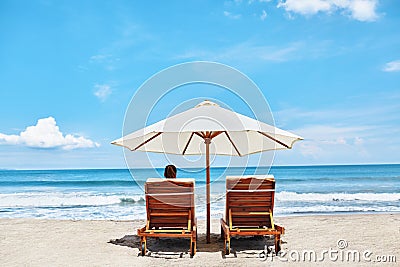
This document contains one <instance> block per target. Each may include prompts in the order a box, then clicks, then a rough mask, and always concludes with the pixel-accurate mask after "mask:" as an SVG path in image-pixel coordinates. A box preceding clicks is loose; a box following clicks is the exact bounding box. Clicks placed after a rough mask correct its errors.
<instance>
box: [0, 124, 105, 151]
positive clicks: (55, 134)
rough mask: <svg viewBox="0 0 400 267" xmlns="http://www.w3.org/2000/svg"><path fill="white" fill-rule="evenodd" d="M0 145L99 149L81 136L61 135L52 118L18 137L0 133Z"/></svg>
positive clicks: (97, 145)
mask: <svg viewBox="0 0 400 267" xmlns="http://www.w3.org/2000/svg"><path fill="white" fill-rule="evenodd" d="M0 144H9V145H25V146H28V147H34V148H61V149H65V150H71V149H76V148H89V147H99V146H100V144H98V143H95V142H93V141H92V140H89V139H86V138H84V137H83V136H75V135H72V134H67V135H65V136H64V135H63V133H62V132H60V129H59V127H58V126H57V123H56V120H55V119H54V118H53V117H48V118H43V119H39V120H38V121H37V123H36V125H34V126H28V127H26V129H25V131H23V132H21V133H20V134H19V135H7V134H2V133H0Z"/></svg>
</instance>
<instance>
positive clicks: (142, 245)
mask: <svg viewBox="0 0 400 267" xmlns="http://www.w3.org/2000/svg"><path fill="white" fill-rule="evenodd" d="M146 250H147V240H146V237H145V236H142V237H141V239H140V255H141V256H144V255H146Z"/></svg>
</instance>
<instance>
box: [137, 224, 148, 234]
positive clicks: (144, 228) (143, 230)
mask: <svg viewBox="0 0 400 267" xmlns="http://www.w3.org/2000/svg"><path fill="white" fill-rule="evenodd" d="M145 231H146V226H145V227H142V228H139V229H137V234H138V235H140V234H141V233H143V232H145Z"/></svg>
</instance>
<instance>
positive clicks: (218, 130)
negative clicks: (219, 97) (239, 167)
mask: <svg viewBox="0 0 400 267" xmlns="http://www.w3.org/2000/svg"><path fill="white" fill-rule="evenodd" d="M302 139H303V138H302V137H300V136H297V135H295V134H292V133H290V132H287V131H284V130H281V129H279V128H276V127H274V126H271V125H268V124H266V123H263V122H260V121H257V120H255V119H252V118H250V117H247V116H244V115H242V114H239V113H236V112H233V111H231V110H228V109H225V108H222V107H220V106H219V105H217V104H216V103H213V102H211V101H208V100H206V101H203V102H202V103H200V104H198V105H197V106H195V107H194V108H191V109H189V110H186V111H184V112H181V113H178V114H176V115H174V116H171V117H168V118H166V119H164V120H162V121H159V122H157V123H154V124H152V125H149V126H147V127H145V128H143V129H140V130H137V131H135V132H133V133H130V134H128V135H126V136H123V137H122V138H120V139H117V140H115V141H113V142H111V144H113V145H118V146H123V147H126V148H128V149H130V150H131V151H147V152H156V153H167V154H178V155H204V154H205V158H206V163H205V164H206V205H207V206H206V208H207V243H209V242H210V154H215V155H230V156H245V155H249V154H254V153H259V152H263V151H268V150H278V149H291V148H292V146H293V144H294V142H296V141H298V140H302Z"/></svg>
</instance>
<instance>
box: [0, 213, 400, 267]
mask: <svg viewBox="0 0 400 267" xmlns="http://www.w3.org/2000/svg"><path fill="white" fill-rule="evenodd" d="M275 220H276V223H277V224H280V225H283V226H284V227H285V228H286V234H285V235H284V236H283V238H282V239H283V242H284V243H283V253H284V254H282V255H281V257H277V256H274V257H272V256H271V255H269V257H262V258H260V252H262V251H264V249H265V246H264V245H265V244H267V245H270V244H272V240H270V239H268V238H265V239H263V238H258V239H257V238H246V239H239V240H233V241H232V250H233V253H231V254H230V255H227V256H225V255H223V253H222V248H223V242H222V241H220V240H219V229H220V228H219V221H218V220H213V221H212V232H213V234H212V243H211V244H206V243H205V234H204V232H205V228H204V221H199V241H198V251H197V254H196V255H195V256H194V258H193V259H191V258H190V257H189V254H188V253H187V250H188V249H189V243H188V241H185V240H178V239H160V240H152V241H151V242H150V243H149V250H150V251H151V253H150V254H149V255H147V256H144V257H141V256H138V254H139V249H138V246H139V243H140V241H139V239H138V238H137V236H136V235H135V234H136V229H137V228H139V227H142V226H144V221H143V220H137V221H87V220H85V221H83V220H82V221H71V220H41V219H1V220H0V266H171V265H173V266H286V265H299V264H300V265H301V266H310V265H314V266H317V265H320V266H321V265H322V266H348V265H352V266H399V265H400V214H363V215H329V216H325V215H324V216H295V217H277V218H275ZM339 240H340V241H339ZM338 241H339V244H338ZM313 252H315V254H312V253H313ZM356 254H357V255H360V259H358V258H357V255H356ZM261 256H264V254H262V255H261ZM303 256H306V259H305V260H304V257H303ZM310 256H311V262H310V259H309V257H310ZM347 259H349V261H348V260H347ZM377 260H380V261H386V262H384V263H382V262H377ZM374 261H375V262H374ZM388 261H391V262H388ZM394 261H396V262H394Z"/></svg>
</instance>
